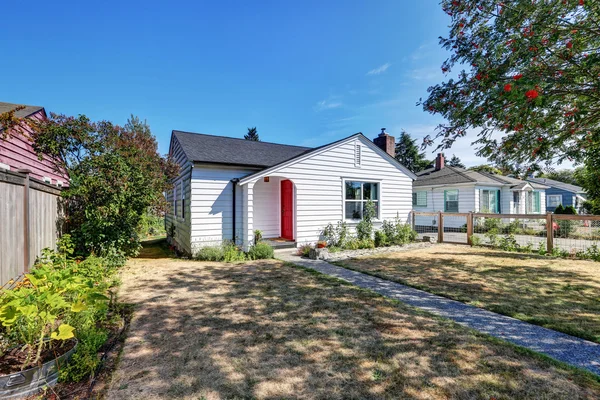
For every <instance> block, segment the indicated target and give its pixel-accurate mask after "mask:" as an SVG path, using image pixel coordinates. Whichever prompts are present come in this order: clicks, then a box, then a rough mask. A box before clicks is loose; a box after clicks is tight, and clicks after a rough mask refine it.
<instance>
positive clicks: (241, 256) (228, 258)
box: [223, 243, 246, 262]
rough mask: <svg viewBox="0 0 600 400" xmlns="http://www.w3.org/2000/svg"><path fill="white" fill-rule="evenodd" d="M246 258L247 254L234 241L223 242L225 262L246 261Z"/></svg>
mask: <svg viewBox="0 0 600 400" xmlns="http://www.w3.org/2000/svg"><path fill="white" fill-rule="evenodd" d="M245 259H246V254H245V253H244V252H243V251H242V250H240V248H239V247H237V246H236V245H235V244H234V243H225V244H223V261H225V262H234V261H244V260H245Z"/></svg>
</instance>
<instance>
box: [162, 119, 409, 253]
mask: <svg viewBox="0 0 600 400" xmlns="http://www.w3.org/2000/svg"><path fill="white" fill-rule="evenodd" d="M394 151H395V140H394V138H393V137H392V136H389V135H388V134H387V133H385V131H384V130H382V133H380V134H379V136H378V137H377V138H375V140H374V141H370V140H369V139H367V138H366V137H365V136H364V135H363V134H362V133H357V134H355V135H352V136H349V137H347V138H345V139H342V140H339V141H336V142H333V143H330V144H328V145H325V146H321V147H317V148H307V147H298V146H289V145H281V144H275V143H266V142H254V141H248V140H244V139H236V138H230V137H223V136H212V135H204V134H196V133H188V132H180V131H173V133H172V135H171V144H170V149H169V153H170V155H171V156H172V157H173V158H174V159H175V160H176V161H177V162H178V164H179V165H180V166H181V173H180V175H179V176H178V177H177V179H176V180H175V181H174V189H173V190H172V191H170V192H169V193H167V201H169V202H170V203H171V204H172V207H171V210H170V211H169V213H168V214H167V216H166V221H165V222H166V227H167V231H173V232H174V238H173V241H174V244H175V245H176V246H177V247H179V248H180V249H181V250H182V251H184V252H186V253H192V254H193V253H194V252H195V251H196V250H197V249H199V248H200V247H203V246H207V245H216V244H220V243H222V242H223V241H225V240H233V241H235V242H236V243H237V244H240V245H242V246H243V247H244V248H246V249H247V248H248V247H249V246H251V245H252V244H253V241H254V230H257V229H258V230H261V231H262V235H263V237H264V238H281V239H282V240H287V241H289V242H290V243H292V244H294V245H300V244H304V243H314V242H316V241H318V240H319V239H320V238H321V235H322V231H323V228H324V227H325V226H326V225H327V224H328V223H330V222H331V223H334V224H335V223H336V222H337V221H342V220H343V221H346V222H347V223H348V225H349V226H354V225H355V224H356V223H358V222H359V221H360V219H361V216H362V212H363V207H364V204H365V203H366V202H367V200H369V199H370V200H373V201H374V202H375V204H376V208H377V221H376V225H378V224H380V223H381V221H383V220H384V219H393V218H395V217H396V216H399V217H400V219H402V220H404V221H406V220H407V218H408V216H409V215H410V212H411V209H412V206H411V194H412V181H413V179H415V178H416V176H415V175H414V174H413V173H412V172H410V171H409V170H408V169H407V168H405V167H404V166H402V165H401V164H400V163H399V162H398V161H397V160H396V159H395V158H394V157H393V154H394Z"/></svg>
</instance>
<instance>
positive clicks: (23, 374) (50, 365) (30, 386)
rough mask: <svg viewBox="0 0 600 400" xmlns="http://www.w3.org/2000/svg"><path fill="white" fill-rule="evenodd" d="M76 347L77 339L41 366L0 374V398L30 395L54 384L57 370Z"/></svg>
mask: <svg viewBox="0 0 600 400" xmlns="http://www.w3.org/2000/svg"><path fill="white" fill-rule="evenodd" d="M76 348H77V341H76V340H75V344H74V345H73V347H72V348H71V349H70V350H68V351H67V352H66V353H64V354H62V355H60V356H58V357H57V358H55V359H52V360H50V361H47V362H45V363H43V364H42V365H41V366H36V367H33V368H29V369H26V370H24V371H20V372H15V373H12V374H9V375H1V376H0V399H21V398H25V397H27V396H31V395H33V394H35V393H37V392H39V391H41V390H42V389H43V388H44V387H50V386H54V385H56V382H57V381H58V372H59V371H60V369H61V368H63V367H64V366H65V365H66V364H67V362H68V361H69V358H71V356H72V355H73V353H74V352H75V349H76Z"/></svg>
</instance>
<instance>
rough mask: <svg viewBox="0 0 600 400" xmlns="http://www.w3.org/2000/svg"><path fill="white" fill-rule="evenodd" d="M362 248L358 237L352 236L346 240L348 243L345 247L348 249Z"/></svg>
mask: <svg viewBox="0 0 600 400" xmlns="http://www.w3.org/2000/svg"><path fill="white" fill-rule="evenodd" d="M359 248H360V240H359V239H358V238H355V237H352V238H350V239H348V240H347V241H346V245H345V246H344V249H347V250H358V249H359Z"/></svg>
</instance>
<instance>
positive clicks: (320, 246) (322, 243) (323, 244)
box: [317, 242, 327, 249]
mask: <svg viewBox="0 0 600 400" xmlns="http://www.w3.org/2000/svg"><path fill="white" fill-rule="evenodd" d="M325 247H327V243H325V242H318V243H317V248H319V249H324V248H325Z"/></svg>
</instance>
